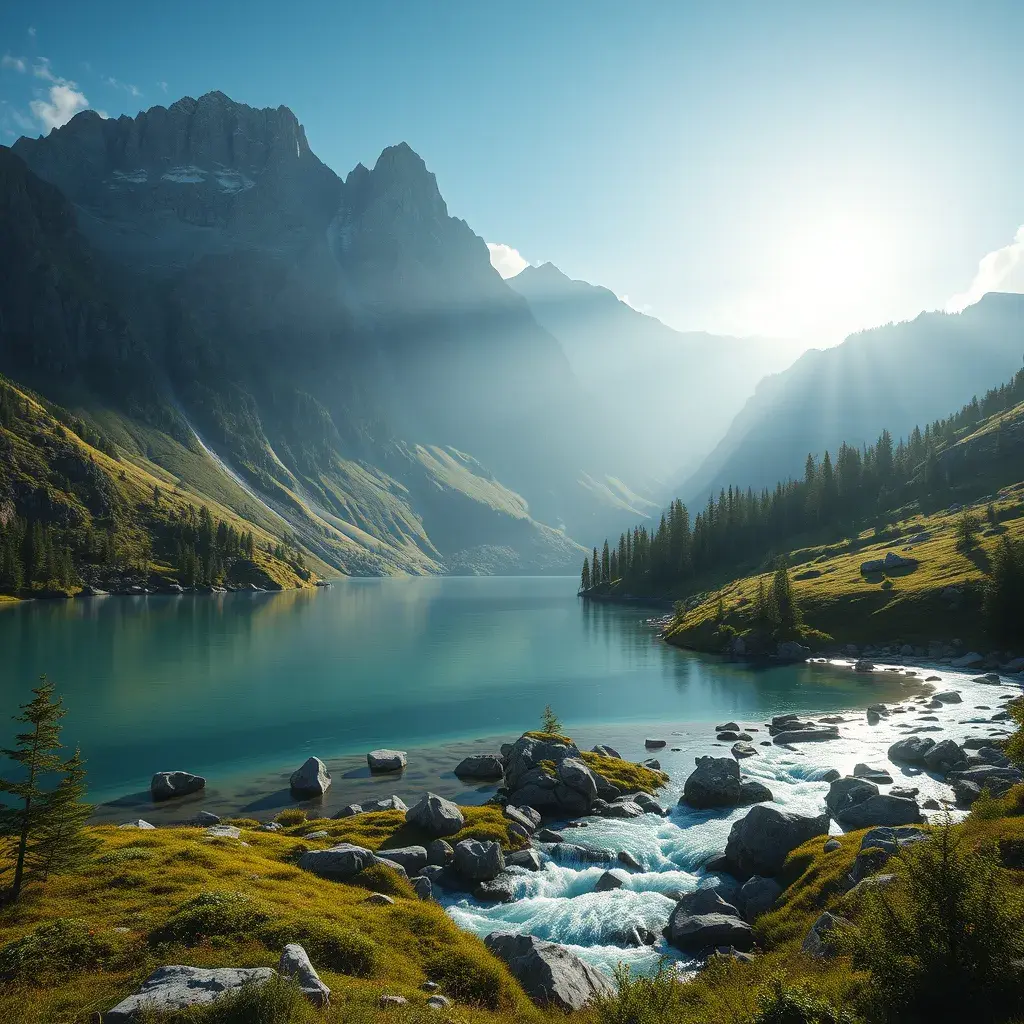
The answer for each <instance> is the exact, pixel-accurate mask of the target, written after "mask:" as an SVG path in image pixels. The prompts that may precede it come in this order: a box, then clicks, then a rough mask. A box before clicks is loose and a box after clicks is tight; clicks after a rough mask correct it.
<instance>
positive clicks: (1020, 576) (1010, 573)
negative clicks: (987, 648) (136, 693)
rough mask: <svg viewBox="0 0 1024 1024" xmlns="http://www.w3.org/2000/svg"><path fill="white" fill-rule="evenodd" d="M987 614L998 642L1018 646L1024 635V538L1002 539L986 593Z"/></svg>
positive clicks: (989, 624) (988, 622)
mask: <svg viewBox="0 0 1024 1024" xmlns="http://www.w3.org/2000/svg"><path fill="white" fill-rule="evenodd" d="M985 617H986V620H987V624H988V629H989V633H990V634H991V636H992V638H993V639H994V640H995V641H996V643H1005V644H1010V645H1017V644H1020V642H1021V637H1022V635H1024V626H1022V624H1024V541H1020V540H1011V539H1010V538H1009V537H1007V536H1005V535H1004V536H1003V537H1001V538H1000V541H999V546H998V547H997V548H996V551H995V556H994V558H993V560H992V578H991V579H990V581H989V584H988V588H987V590H986V592H985Z"/></svg>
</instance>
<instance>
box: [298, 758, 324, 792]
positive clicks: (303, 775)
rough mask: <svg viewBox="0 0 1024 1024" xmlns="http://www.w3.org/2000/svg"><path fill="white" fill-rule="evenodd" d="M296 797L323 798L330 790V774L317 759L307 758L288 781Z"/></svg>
mask: <svg viewBox="0 0 1024 1024" xmlns="http://www.w3.org/2000/svg"><path fill="white" fill-rule="evenodd" d="M288 783H289V785H290V786H291V790H292V792H293V793H294V794H296V796H303V797H314V796H323V795H324V793H326V792H327V790H328V789H329V788H330V785H331V773H330V772H329V771H328V770H327V765H325V764H324V763H323V761H321V760H320V758H319V757H308V758H306V760H305V761H304V762H303V763H302V765H301V766H300V767H299V768H297V769H296V770H295V771H293V772H292V774H291V778H290V779H289V780H288Z"/></svg>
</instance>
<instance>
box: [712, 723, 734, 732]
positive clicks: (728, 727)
mask: <svg viewBox="0 0 1024 1024" xmlns="http://www.w3.org/2000/svg"><path fill="white" fill-rule="evenodd" d="M739 731H740V724H739V722H723V723H722V724H721V725H716V726H715V732H739Z"/></svg>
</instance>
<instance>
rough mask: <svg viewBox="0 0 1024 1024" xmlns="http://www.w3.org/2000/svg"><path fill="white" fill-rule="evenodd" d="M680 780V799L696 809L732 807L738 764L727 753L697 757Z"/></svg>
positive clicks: (736, 798)
mask: <svg viewBox="0 0 1024 1024" xmlns="http://www.w3.org/2000/svg"><path fill="white" fill-rule="evenodd" d="M696 764H697V768H696V770H695V771H693V772H692V773H691V774H690V775H689V776H688V777H687V779H686V782H685V783H684V784H683V795H682V798H681V800H680V803H687V804H689V805H690V806H691V807H695V808H698V809H703V808H708V807H733V806H735V805H736V804H737V803H739V799H740V766H739V764H738V762H737V761H736V760H735V759H734V758H731V757H698V758H697V759H696Z"/></svg>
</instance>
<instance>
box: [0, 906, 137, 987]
mask: <svg viewBox="0 0 1024 1024" xmlns="http://www.w3.org/2000/svg"><path fill="white" fill-rule="evenodd" d="M118 938H120V936H118ZM116 948H117V942H116V939H115V937H114V935H105V936H103V937H102V938H99V937H97V936H96V934H95V933H94V932H93V930H92V929H91V928H90V927H89V926H88V925H87V924H86V923H85V922H84V921H77V920H74V919H71V918H64V917H58V918H56V919H55V920H53V921H50V922H49V923H48V924H41V925H39V927H38V928H36V929H35V930H34V931H31V932H29V934H28V935H25V936H23V937H22V938H20V939H15V940H14V941H13V942H9V943H7V945H6V946H4V947H3V948H0V978H4V979H8V980H21V981H28V982H31V983H32V984H36V985H40V984H42V985H45V984H47V983H49V982H51V981H53V980H55V979H60V978H63V977H64V976H65V975H67V974H70V973H72V972H74V971H81V970H87V969H95V968H96V967H98V966H100V965H101V964H102V963H103V962H104V960H106V959H107V958H108V957H109V956H111V955H112V954H113V953H114V952H115V951H116Z"/></svg>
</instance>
